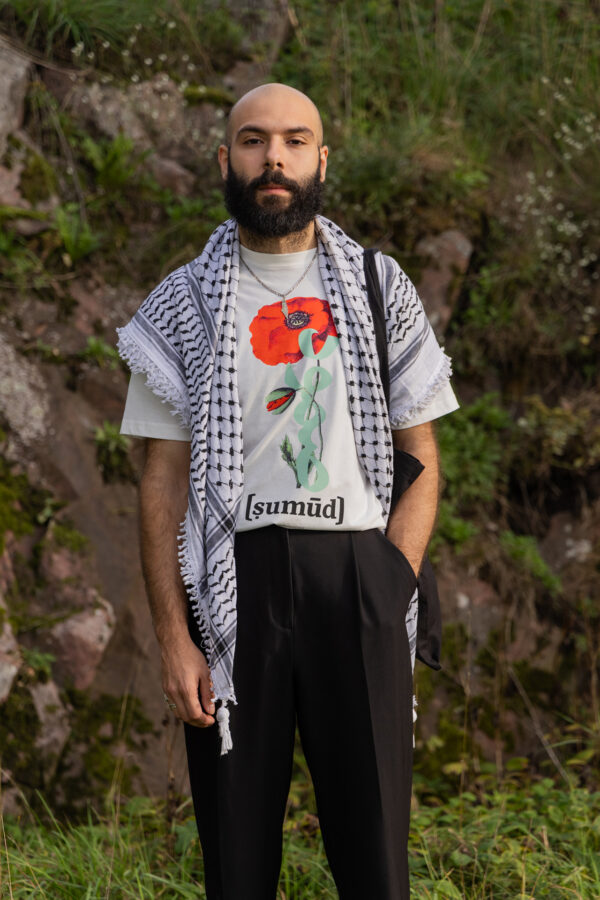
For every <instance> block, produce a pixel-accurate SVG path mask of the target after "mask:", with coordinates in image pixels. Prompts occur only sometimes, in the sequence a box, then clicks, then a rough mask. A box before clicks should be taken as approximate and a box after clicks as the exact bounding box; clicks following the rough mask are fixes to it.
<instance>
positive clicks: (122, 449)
mask: <svg viewBox="0 0 600 900" xmlns="http://www.w3.org/2000/svg"><path fill="white" fill-rule="evenodd" d="M94 440H95V443H96V461H97V463H98V465H99V466H100V469H101V471H102V478H103V479H104V481H106V482H113V481H133V480H134V472H133V467H132V465H131V461H130V459H129V455H128V451H129V438H127V437H126V436H125V435H124V434H121V432H120V430H119V426H118V425H115V424H114V423H112V422H107V421H105V422H104V423H103V424H102V426H101V427H99V428H97V429H96V434H95V437H94Z"/></svg>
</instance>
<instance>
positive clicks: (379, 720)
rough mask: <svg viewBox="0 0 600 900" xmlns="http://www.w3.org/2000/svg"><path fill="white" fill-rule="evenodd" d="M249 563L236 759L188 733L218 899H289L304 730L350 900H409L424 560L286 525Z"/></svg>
mask: <svg viewBox="0 0 600 900" xmlns="http://www.w3.org/2000/svg"><path fill="white" fill-rule="evenodd" d="M235 558H236V573H237V584H238V626H237V627H238V630H237V643H236V651H235V662H234V685H235V688H236V696H237V701H238V703H237V705H232V704H230V706H229V709H230V726H231V736H232V740H233V749H232V750H230V752H229V753H227V754H225V755H224V756H221V755H220V742H219V738H218V733H217V727H216V725H214V726H211V727H210V728H207V729H199V728H194V727H192V726H188V725H186V726H185V736H186V747H187V754H188V763H189V770H190V782H191V788H192V796H193V801H194V810H195V814H196V819H197V823H198V831H199V834H200V841H201V844H202V850H203V856H204V865H205V879H206V893H207V897H208V900H275V897H276V893H277V884H278V879H279V874H280V868H281V850H282V823H283V818H284V812H285V807H286V801H287V795H288V791H289V787H290V780H291V770H292V756H293V746H294V736H295V727H296V720H297V722H298V729H299V734H300V738H301V741H302V746H303V750H304V753H305V757H306V761H307V763H308V766H309V769H310V773H311V777H312V780H313V784H314V788H315V795H316V800H317V807H318V813H319V821H320V825H321V832H322V835H323V841H324V846H325V851H326V854H327V858H328V861H329V864H330V867H331V871H332V874H333V877H334V879H335V883H336V887H337V890H338V892H339V896H340V898H341V900H409V895H410V891H409V877H408V850H407V844H408V829H409V818H410V798H411V787H412V752H413V750H412V668H411V661H410V653H409V646H408V638H407V632H406V625H405V615H406V611H407V607H408V603H409V600H410V597H411V595H412V594H413V591H414V588H415V585H416V578H415V576H414V573H413V571H412V569H411V567H410V565H409V563H408V562H407V560H406V558H405V557H404V556H403V554H402V553H401V552H400V551H399V550H398V549H397V548H396V547H395V546H394V545H393V544H392V543H391V542H390V541H388V540H387V538H385V537H384V536H383V534H381V532H379V531H378V530H377V529H373V530H370V531H362V532H351V531H346V532H330V531H329V532H328V531H320V532H317V531H301V530H294V529H287V528H280V527H277V526H270V527H268V528H262V529H258V530H256V531H249V532H242V533H238V535H237V536H236V544H235ZM190 632H191V634H192V637H193V638H194V640H195V641H196V643H197V644H198V646H201V642H200V636H199V633H198V631H197V629H196V628H195V625H194V624H193V623H190Z"/></svg>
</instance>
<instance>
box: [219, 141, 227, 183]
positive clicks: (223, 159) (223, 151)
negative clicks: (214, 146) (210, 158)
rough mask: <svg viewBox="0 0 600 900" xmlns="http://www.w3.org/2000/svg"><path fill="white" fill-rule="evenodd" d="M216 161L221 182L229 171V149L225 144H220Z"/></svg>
mask: <svg viewBox="0 0 600 900" xmlns="http://www.w3.org/2000/svg"><path fill="white" fill-rule="evenodd" d="M217 159H218V161H219V167H220V169H221V178H222V179H223V181H225V179H226V178H227V170H228V169H229V147H226V146H225V144H221V146H220V147H219V149H218V151H217Z"/></svg>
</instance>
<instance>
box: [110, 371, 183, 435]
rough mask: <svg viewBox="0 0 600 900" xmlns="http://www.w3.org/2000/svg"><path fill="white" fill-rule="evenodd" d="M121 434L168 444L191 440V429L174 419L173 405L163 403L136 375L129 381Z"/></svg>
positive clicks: (144, 379)
mask: <svg viewBox="0 0 600 900" xmlns="http://www.w3.org/2000/svg"><path fill="white" fill-rule="evenodd" d="M121 434H129V435H132V436H133V437H143V438H162V439H163V440H169V441H189V440H191V435H190V430H189V428H185V427H184V426H183V425H182V424H181V422H180V421H179V420H178V418H175V410H174V408H173V407H172V406H171V404H170V403H168V402H166V401H165V402H163V401H162V400H160V398H159V397H157V396H156V394H155V393H154V391H152V390H151V389H150V388H149V387H148V385H147V384H146V378H145V376H144V375H140V374H137V373H133V374H132V376H131V378H130V380H129V388H128V391H127V400H126V401H125V412H124V413H123V420H122V422H121Z"/></svg>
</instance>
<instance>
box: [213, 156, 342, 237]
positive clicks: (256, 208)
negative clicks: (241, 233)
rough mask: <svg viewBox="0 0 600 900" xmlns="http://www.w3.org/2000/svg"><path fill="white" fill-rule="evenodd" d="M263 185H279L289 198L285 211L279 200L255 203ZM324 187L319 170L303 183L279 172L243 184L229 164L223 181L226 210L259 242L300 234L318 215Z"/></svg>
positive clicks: (265, 200)
mask: <svg viewBox="0 0 600 900" xmlns="http://www.w3.org/2000/svg"><path fill="white" fill-rule="evenodd" d="M265 184H279V185H281V186H282V187H285V188H287V190H289V191H290V193H291V195H292V197H291V200H290V201H289V203H288V205H287V206H286V207H285V208H282V207H281V206H280V203H281V198H280V197H269V196H267V197H264V198H263V200H262V203H258V202H257V200H256V189H257V188H258V187H260V186H261V185H265ZM324 188H325V184H324V182H322V181H321V171H320V166H317V171H316V172H315V174H314V176H312V177H311V178H308V179H306V181H304V182H297V181H290V180H289V179H288V178H286V177H285V176H284V175H282V174H281V172H280V171H279V170H278V169H275V170H274V171H271V170H270V169H266V170H265V171H264V172H263V174H262V175H261V176H260V177H259V178H253V179H252V181H246V180H245V179H244V178H242V177H241V176H240V175H238V174H237V173H236V172H235V171H234V169H233V166H232V165H231V162H230V163H229V165H228V167H227V178H226V179H225V206H226V207H227V210H228V212H229V214H230V215H231V216H233V218H234V219H235V220H236V221H237V223H238V224H239V225H241V226H242V228H245V229H246V230H247V231H249V232H252V233H253V234H255V235H257V236H259V237H261V238H278V237H286V235H288V234H294V232H297V231H303V230H304V229H305V228H306V226H307V225H308V224H309V223H310V222H312V220H313V219H314V217H315V216H316V215H317V214H318V213H319V212H320V211H321V205H322V202H323V194H324Z"/></svg>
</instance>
